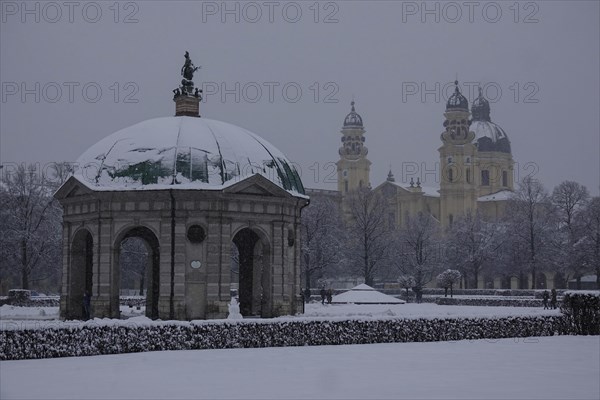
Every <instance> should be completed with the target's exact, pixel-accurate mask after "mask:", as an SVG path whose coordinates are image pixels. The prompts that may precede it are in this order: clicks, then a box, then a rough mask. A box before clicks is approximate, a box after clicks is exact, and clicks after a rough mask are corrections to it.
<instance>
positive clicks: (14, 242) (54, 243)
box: [0, 164, 62, 289]
mask: <svg viewBox="0 0 600 400" xmlns="http://www.w3.org/2000/svg"><path fill="white" fill-rule="evenodd" d="M52 191H53V186H52V185H51V184H50V183H49V182H48V181H47V179H46V177H45V175H44V174H43V173H42V172H41V171H39V170H37V169H36V168H35V166H33V165H30V166H25V165H24V164H22V165H20V166H18V167H17V168H16V170H15V171H14V172H13V173H11V174H6V175H5V177H4V180H3V181H2V185H1V186H0V202H1V205H0V210H1V211H0V213H1V217H0V220H1V222H2V235H1V236H0V240H1V241H2V243H0V245H1V247H2V249H3V250H2V256H3V262H2V265H3V269H4V268H6V269H12V270H13V271H16V272H17V274H18V275H19V276H20V281H21V288H22V289H29V288H30V285H31V283H32V282H36V281H41V280H45V279H48V278H50V277H53V276H54V277H56V276H57V275H58V272H59V271H60V264H61V240H62V235H61V218H62V209H61V207H60V205H59V204H58V202H57V201H55V200H54V198H53V197H52ZM3 275H5V274H3Z"/></svg>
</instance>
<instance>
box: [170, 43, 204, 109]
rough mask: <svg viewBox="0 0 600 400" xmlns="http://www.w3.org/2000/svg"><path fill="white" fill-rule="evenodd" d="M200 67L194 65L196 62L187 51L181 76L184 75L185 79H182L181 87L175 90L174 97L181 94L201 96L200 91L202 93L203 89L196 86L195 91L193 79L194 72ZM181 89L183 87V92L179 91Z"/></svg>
mask: <svg viewBox="0 0 600 400" xmlns="http://www.w3.org/2000/svg"><path fill="white" fill-rule="evenodd" d="M198 69H200V67H196V66H194V63H193V62H192V60H191V58H190V53H189V52H187V51H186V52H185V63H184V64H183V67H181V76H183V79H182V80H181V87H180V88H178V89H175V90H174V91H173V92H174V94H175V96H174V98H177V97H179V96H181V95H188V96H192V95H193V96H195V97H201V96H200V95H199V93H202V90H201V89H197V88H196V92H195V93H194V82H193V80H192V79H194V72H196V71H197V70H198ZM179 89H181V93H179Z"/></svg>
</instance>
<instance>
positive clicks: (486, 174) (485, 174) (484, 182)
mask: <svg viewBox="0 0 600 400" xmlns="http://www.w3.org/2000/svg"><path fill="white" fill-rule="evenodd" d="M481 186H490V171H488V170H487V169H484V170H483V171H481Z"/></svg>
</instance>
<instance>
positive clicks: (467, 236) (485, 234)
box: [446, 212, 501, 288]
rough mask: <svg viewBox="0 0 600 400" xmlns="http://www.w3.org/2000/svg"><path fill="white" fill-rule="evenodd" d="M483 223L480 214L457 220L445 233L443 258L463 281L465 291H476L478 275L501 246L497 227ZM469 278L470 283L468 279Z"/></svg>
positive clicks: (496, 225) (467, 215)
mask: <svg viewBox="0 0 600 400" xmlns="http://www.w3.org/2000/svg"><path fill="white" fill-rule="evenodd" d="M498 225H499V224H494V223H491V222H488V221H485V220H484V219H483V218H482V216H481V214H480V213H479V212H476V213H475V214H472V213H468V214H466V215H465V216H463V217H461V218H458V219H457V220H456V221H455V222H454V223H453V224H452V226H451V227H450V228H449V229H448V232H447V234H446V255H447V259H448V262H449V264H450V265H452V266H454V267H455V268H457V269H458V270H459V271H460V272H461V273H462V276H463V278H464V282H465V288H468V287H470V286H472V287H473V288H477V284H478V282H479V276H480V275H481V273H482V272H483V271H484V269H485V268H487V267H488V266H489V264H490V262H491V261H492V260H494V259H495V255H496V254H497V251H498V249H499V247H500V245H501V242H500V240H499V235H498V234H497V232H498V228H499V226H498ZM470 278H471V280H470Z"/></svg>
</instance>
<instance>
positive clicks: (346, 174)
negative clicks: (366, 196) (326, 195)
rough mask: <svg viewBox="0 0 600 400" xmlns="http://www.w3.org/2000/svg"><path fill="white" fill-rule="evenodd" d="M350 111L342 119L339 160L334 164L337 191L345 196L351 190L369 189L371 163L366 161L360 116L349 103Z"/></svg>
mask: <svg viewBox="0 0 600 400" xmlns="http://www.w3.org/2000/svg"><path fill="white" fill-rule="evenodd" d="M351 106H352V110H351V111H350V113H349V114H348V115H347V116H346V118H345V119H344V126H343V127H342V130H341V134H342V146H341V147H340V150H339V153H340V159H339V160H338V162H337V163H336V165H337V174H338V191H339V192H340V193H341V194H342V196H346V195H347V194H348V193H350V192H352V191H353V190H357V189H359V188H362V187H370V185H371V182H370V180H369V171H370V168H371V162H370V161H369V160H368V159H367V153H368V149H367V147H366V146H365V136H364V134H365V128H364V126H363V121H362V118H361V116H360V115H359V114H358V113H357V112H356V110H355V108H354V101H352V103H351Z"/></svg>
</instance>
